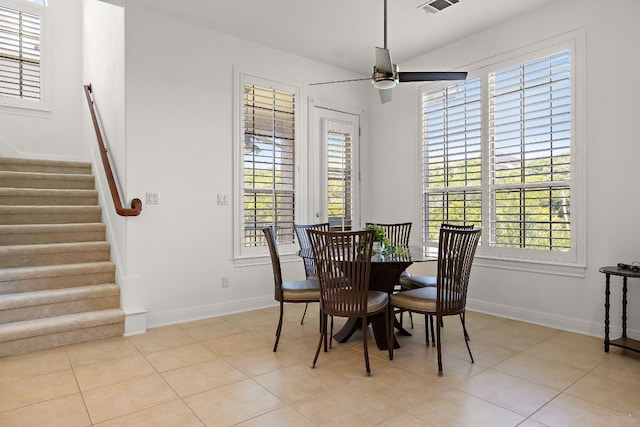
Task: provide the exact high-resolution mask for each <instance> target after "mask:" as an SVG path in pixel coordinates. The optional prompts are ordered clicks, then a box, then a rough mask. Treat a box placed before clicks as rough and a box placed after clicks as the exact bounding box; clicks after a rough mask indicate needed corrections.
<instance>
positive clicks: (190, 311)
mask: <svg viewBox="0 0 640 427" xmlns="http://www.w3.org/2000/svg"><path fill="white" fill-rule="evenodd" d="M275 305H276V302H275V301H274V300H273V295H268V296H261V297H256V298H247V299H244V300H236V301H230V302H225V303H219V304H206V305H200V306H196V307H188V308H185V309H182V310H168V311H164V312H157V313H150V314H149V315H148V316H147V326H148V327H149V328H157V327H160V326H167V325H175V324H179V323H185V322H193V321H195V320H201V319H208V318H210V317H218V316H225V315H228V314H235V313H243V312H245V311H251V310H257V309H260V308H265V307H273V306H275Z"/></svg>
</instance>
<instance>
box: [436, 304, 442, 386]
mask: <svg viewBox="0 0 640 427" xmlns="http://www.w3.org/2000/svg"><path fill="white" fill-rule="evenodd" d="M436 324H437V326H436V328H437V329H436V346H437V348H438V376H442V342H441V339H440V325H441V324H442V317H441V316H437V318H436Z"/></svg>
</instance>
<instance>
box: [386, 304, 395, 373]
mask: <svg viewBox="0 0 640 427" xmlns="http://www.w3.org/2000/svg"><path fill="white" fill-rule="evenodd" d="M389 307H390V308H389V310H390V311H391V313H392V314H393V307H392V306H391V305H389ZM395 327H396V325H395V316H394V315H392V316H390V317H389V318H388V319H387V335H388V336H387V344H388V345H389V360H393V331H394V329H395Z"/></svg>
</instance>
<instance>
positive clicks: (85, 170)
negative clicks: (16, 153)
mask: <svg viewBox="0 0 640 427" xmlns="http://www.w3.org/2000/svg"><path fill="white" fill-rule="evenodd" d="M0 170H3V171H31V172H54V173H60V172H64V173H81V174H90V173H91V163H88V162H74V161H64V160H63V161H61V160H42V159H21V158H15V157H0Z"/></svg>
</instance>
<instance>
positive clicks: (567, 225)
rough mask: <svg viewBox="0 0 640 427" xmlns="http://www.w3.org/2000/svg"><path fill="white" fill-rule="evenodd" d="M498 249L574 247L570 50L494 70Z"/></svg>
mask: <svg viewBox="0 0 640 427" xmlns="http://www.w3.org/2000/svg"><path fill="white" fill-rule="evenodd" d="M489 141H490V186H491V191H490V194H491V198H492V200H491V214H490V218H491V242H490V244H491V246H495V247H506V248H524V249H536V250H548V251H569V250H570V249H571V238H570V231H571V221H570V200H571V172H570V170H571V167H570V166H571V152H570V150H571V58H570V54H569V51H564V52H560V53H557V54H554V55H550V56H546V57H543V58H539V59H536V60H533V61H530V62H527V63H525V64H522V65H518V66H515V67H510V68H506V69H503V70H499V71H496V72H493V73H491V74H489Z"/></svg>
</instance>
